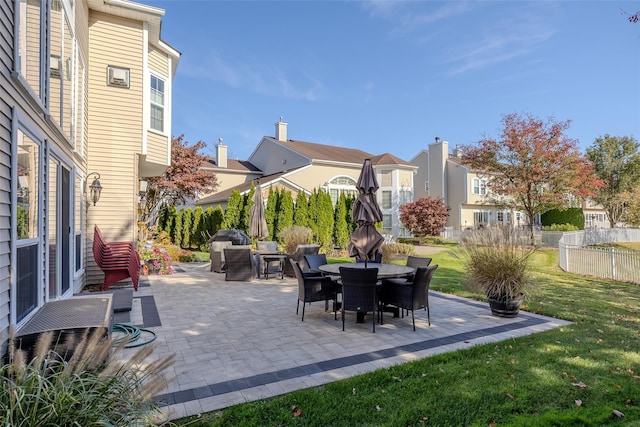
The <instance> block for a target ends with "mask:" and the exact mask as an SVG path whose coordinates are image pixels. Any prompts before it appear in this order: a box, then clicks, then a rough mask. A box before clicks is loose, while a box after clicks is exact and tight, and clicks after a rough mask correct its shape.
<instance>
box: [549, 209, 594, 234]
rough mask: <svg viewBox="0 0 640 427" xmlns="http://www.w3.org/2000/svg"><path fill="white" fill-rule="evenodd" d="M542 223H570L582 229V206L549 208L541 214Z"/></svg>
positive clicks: (550, 224)
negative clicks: (561, 208)
mask: <svg viewBox="0 0 640 427" xmlns="http://www.w3.org/2000/svg"><path fill="white" fill-rule="evenodd" d="M541 220H542V225H543V226H546V227H549V226H552V225H554V224H571V225H574V226H576V227H578V230H584V213H583V212H582V208H568V209H565V210H559V209H551V210H550V211H547V212H545V213H543V214H542V217H541Z"/></svg>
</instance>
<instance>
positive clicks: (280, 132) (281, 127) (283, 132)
mask: <svg viewBox="0 0 640 427" xmlns="http://www.w3.org/2000/svg"><path fill="white" fill-rule="evenodd" d="M276 139H277V140H278V141H282V142H287V124H286V123H285V122H283V121H282V116H280V121H279V122H278V123H276Z"/></svg>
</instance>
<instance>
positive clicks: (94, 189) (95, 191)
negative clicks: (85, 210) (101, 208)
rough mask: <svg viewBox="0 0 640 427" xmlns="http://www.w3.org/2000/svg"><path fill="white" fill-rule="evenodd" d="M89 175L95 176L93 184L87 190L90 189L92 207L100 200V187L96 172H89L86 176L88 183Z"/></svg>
mask: <svg viewBox="0 0 640 427" xmlns="http://www.w3.org/2000/svg"><path fill="white" fill-rule="evenodd" d="M91 175H95V178H94V179H93V182H92V183H91V185H90V186H89V189H91V201H92V202H93V206H95V205H96V203H98V200H100V192H101V191H102V185H100V174H99V173H98V172H91V173H90V174H89V175H88V176H87V181H89V177H90V176H91Z"/></svg>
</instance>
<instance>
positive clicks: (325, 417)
mask: <svg viewBox="0 0 640 427" xmlns="http://www.w3.org/2000/svg"><path fill="white" fill-rule="evenodd" d="M433 264H439V266H440V267H439V268H438V270H437V271H436V274H435V276H434V279H433V281H432V289H435V290H439V291H443V292H448V293H454V294H457V295H463V296H472V295H470V294H469V293H467V292H465V291H464V290H463V288H462V286H461V284H460V282H461V277H462V268H461V265H460V263H459V261H458V260H456V259H454V258H452V257H451V256H450V255H449V253H448V252H443V253H439V254H435V255H433ZM532 275H533V276H534V278H535V281H536V283H537V286H536V288H535V289H533V290H532V291H531V292H530V294H529V295H528V298H527V300H526V301H525V305H526V307H525V308H526V309H527V310H529V311H532V312H536V313H541V314H544V315H547V316H553V317H558V318H561V319H565V320H569V321H571V322H574V323H573V324H572V325H570V326H567V327H563V328H558V329H555V330H551V331H548V332H543V333H539V334H535V335H533V336H528V337H522V338H517V339H514V340H509V341H504V342H500V343H493V344H487V345H483V346H476V347H472V348H470V349H467V350H460V351H456V352H453V353H448V354H442V355H438V356H433V357H429V358H426V359H423V360H420V361H417V362H412V363H407V364H404V365H401V366H396V367H392V368H388V369H381V370H379V371H376V372H373V373H370V374H366V375H361V376H358V377H354V378H350V379H347V380H343V381H339V382H335V383H331V384H327V385H325V386H322V387H316V388H312V389H306V390H300V391H296V392H293V393H289V394H286V395H283V396H279V397H274V398H271V399H268V400H262V401H256V402H251V403H246V404H243V405H238V406H234V407H231V408H227V409H224V410H221V411H216V412H213V413H209V414H203V415H202V416H201V417H200V418H199V419H183V420H180V421H179V422H178V424H179V425H183V424H186V423H188V422H190V423H193V424H189V425H193V426H230V425H233V426H235V425H241V426H245V425H246V426H254V425H256V426H257V425H260V426H422V425H431V426H461V425H465V426H487V425H495V426H566V425H571V426H601V425H640V353H639V352H640V286H637V285H631V284H626V283H619V282H614V281H610V280H603V279H596V278H585V277H582V276H577V275H574V274H568V273H564V272H562V271H561V270H560V269H559V268H558V266H557V251H553V250H541V251H539V252H537V253H536V254H535V255H534V257H533V263H532ZM475 297H477V298H479V299H482V297H481V296H478V295H476V296H475ZM297 411H300V414H299V415H298V413H297ZM613 411H620V412H621V413H623V414H624V415H625V416H624V417H623V418H622V417H619V416H617V415H615V414H614V412H613ZM294 412H295V413H296V415H298V416H295V415H294Z"/></svg>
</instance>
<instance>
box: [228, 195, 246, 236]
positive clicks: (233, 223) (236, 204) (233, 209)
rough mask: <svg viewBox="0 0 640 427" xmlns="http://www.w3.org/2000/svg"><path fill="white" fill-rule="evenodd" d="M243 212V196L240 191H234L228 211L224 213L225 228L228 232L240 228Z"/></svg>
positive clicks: (230, 197)
mask: <svg viewBox="0 0 640 427" xmlns="http://www.w3.org/2000/svg"><path fill="white" fill-rule="evenodd" d="M241 210H242V196H241V195H240V192H239V191H238V190H233V191H232V192H231V195H230V196H229V201H228V202H227V209H226V210H225V211H224V228H225V229H226V230H230V229H234V228H238V225H239V224H240V214H241Z"/></svg>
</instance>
